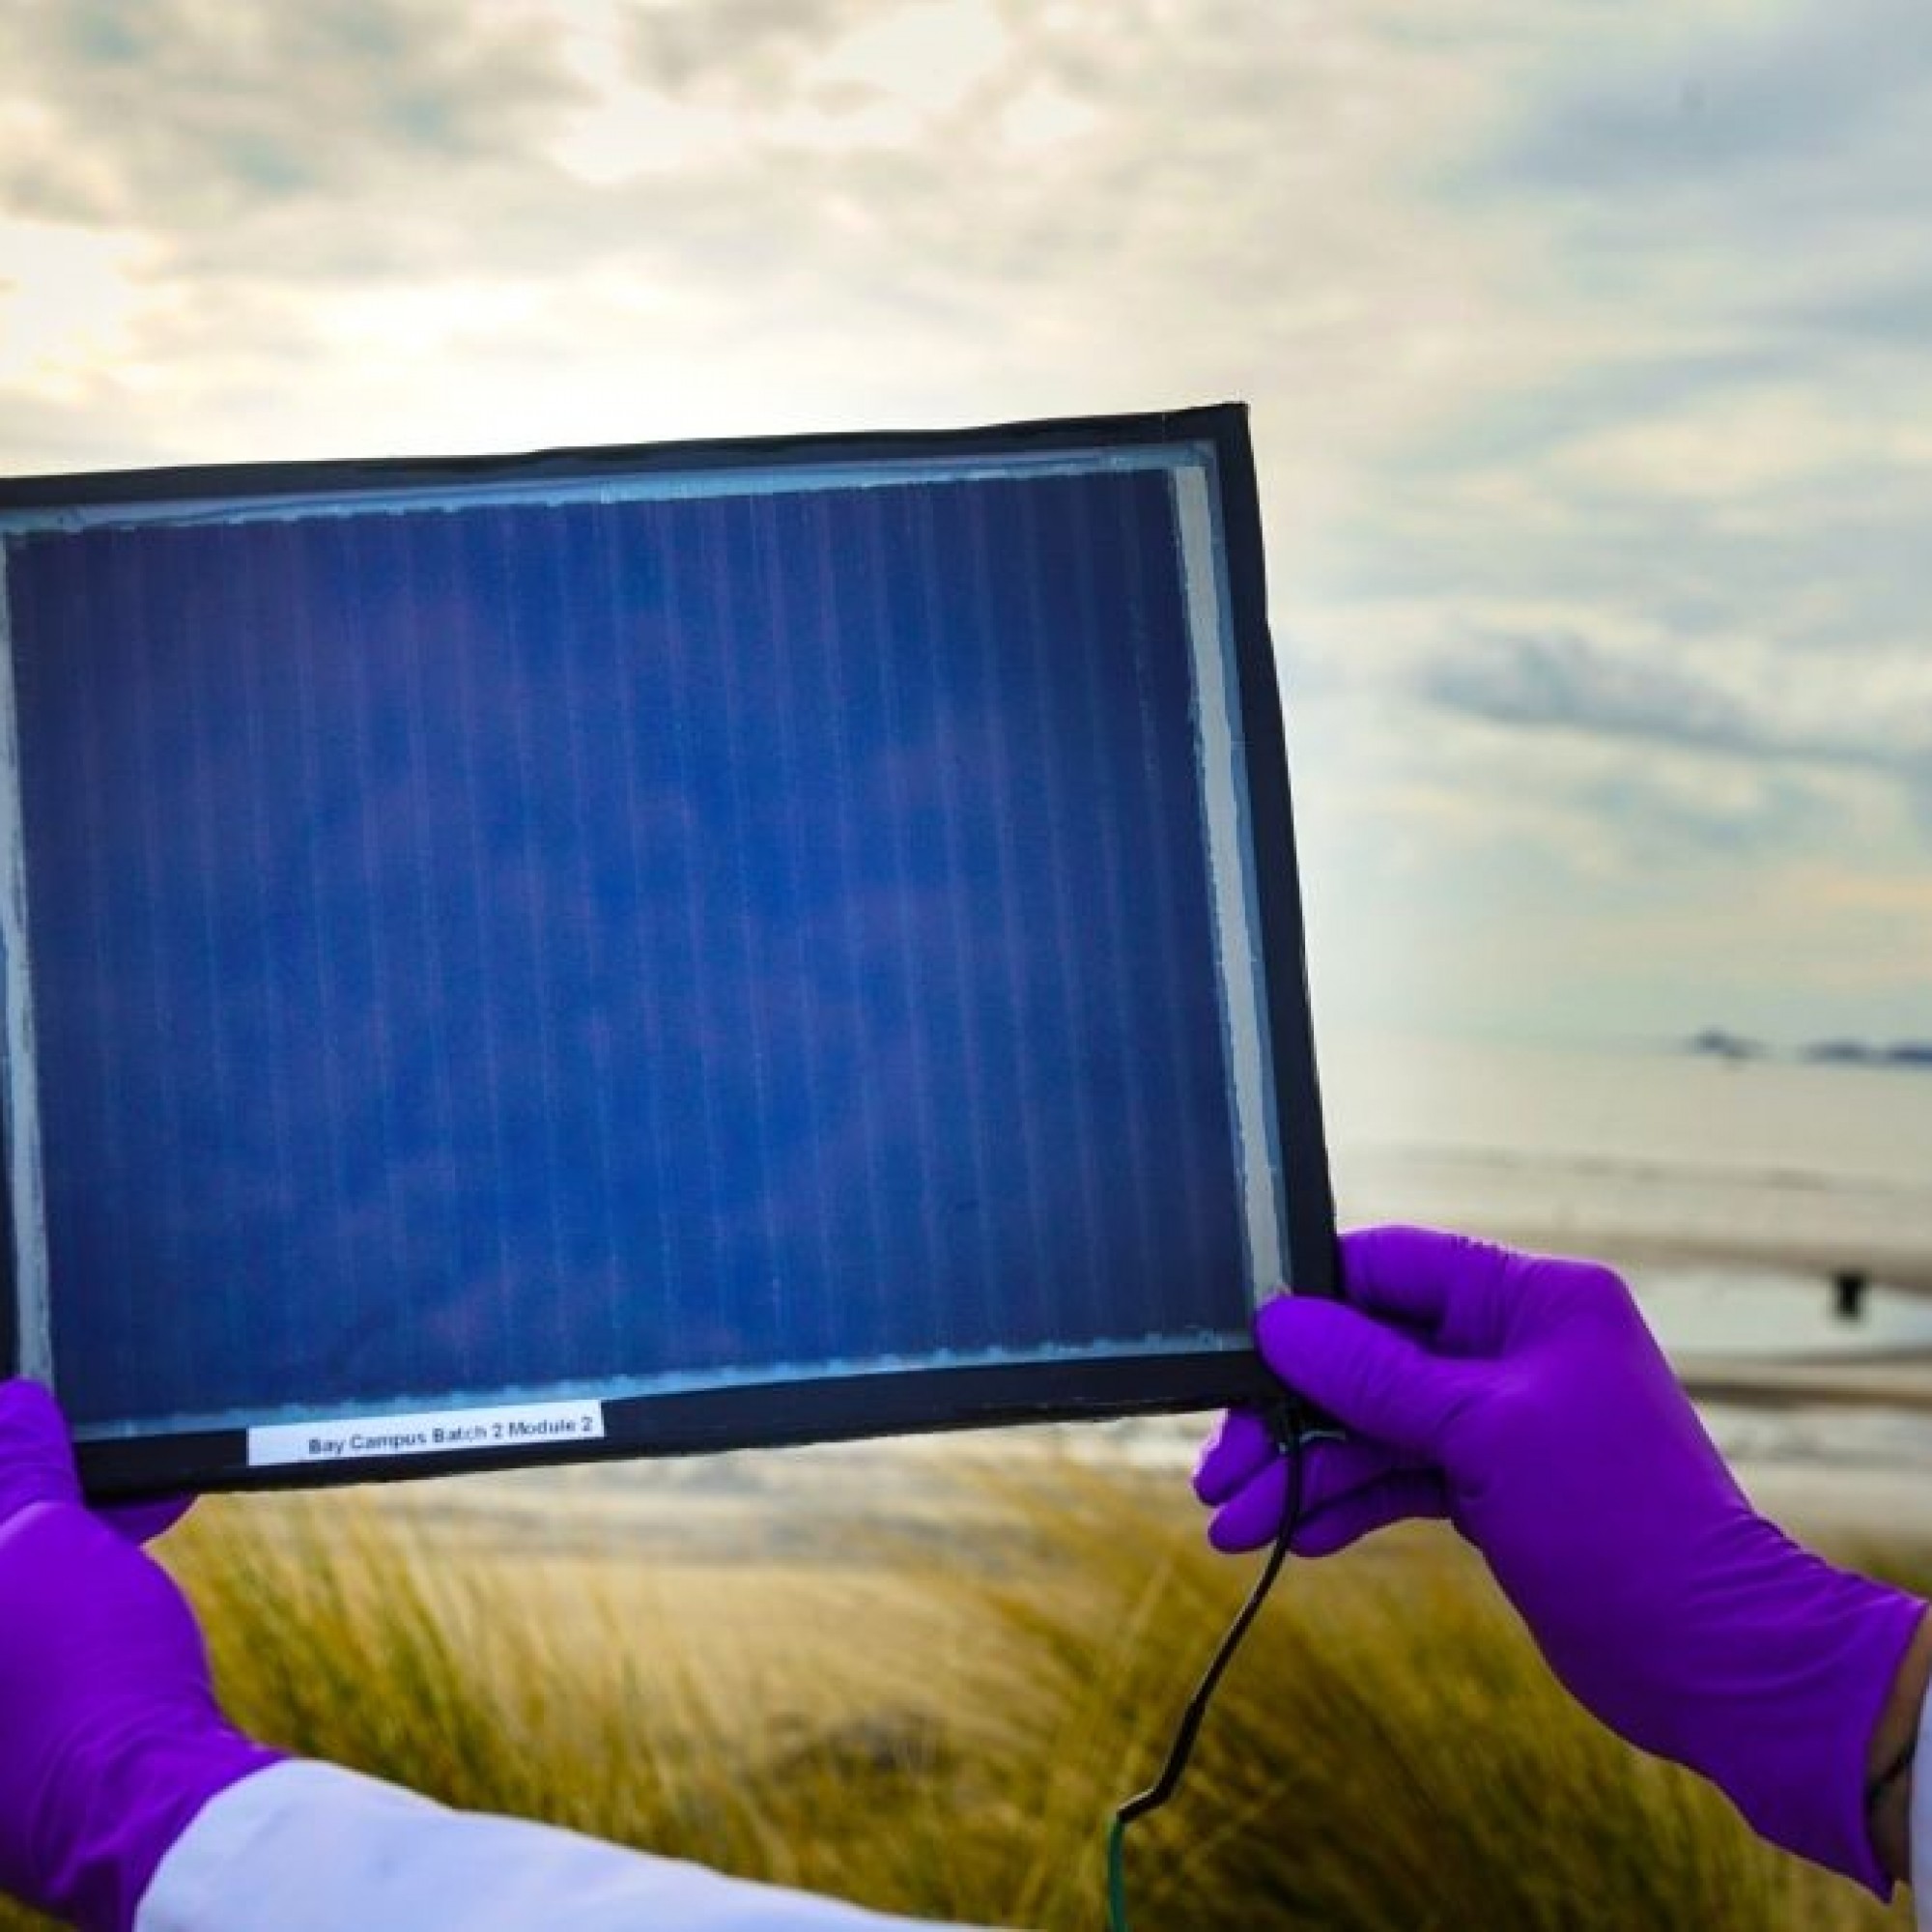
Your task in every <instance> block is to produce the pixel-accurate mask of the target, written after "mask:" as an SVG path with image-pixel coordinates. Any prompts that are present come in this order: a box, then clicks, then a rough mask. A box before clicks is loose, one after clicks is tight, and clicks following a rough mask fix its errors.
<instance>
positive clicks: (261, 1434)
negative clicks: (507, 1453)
mask: <svg viewBox="0 0 1932 1932" xmlns="http://www.w3.org/2000/svg"><path fill="white" fill-rule="evenodd" d="M603 1437H604V1405H603V1404H602V1403H601V1402H525V1403H516V1404H512V1405H509V1406H499V1407H494V1408H451V1409H444V1410H441V1411H440V1412H437V1413H433V1414H428V1415H362V1416H355V1417H353V1418H351V1419H350V1420H348V1421H346V1422H277V1423H272V1424H270V1425H268V1426H266V1427H263V1428H259V1429H251V1430H249V1432H248V1466H249V1467H250V1468H251V1469H265V1468H273V1467H276V1466H280V1465H285V1464H288V1463H346V1462H350V1461H352V1460H355V1459H359V1458H362V1457H370V1456H448V1455H453V1454H454V1455H461V1454H463V1453H464V1452H465V1451H470V1450H483V1449H536V1448H542V1447H544V1446H545V1445H546V1444H553V1443H565V1442H599V1441H602V1440H603Z"/></svg>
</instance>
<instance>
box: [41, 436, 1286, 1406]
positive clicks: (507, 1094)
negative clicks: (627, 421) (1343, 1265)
mask: <svg viewBox="0 0 1932 1932" xmlns="http://www.w3.org/2000/svg"><path fill="white" fill-rule="evenodd" d="M6 564H7V570H6V579H7V585H8V592H9V604H10V610H11V622H12V635H13V653H14V684H15V701H16V706H17V735H18V744H19V751H20V787H21V809H22V817H23V825H24V846H25V862H26V879H27V888H28V931H29V937H30V957H31V964H32V977H33V997H34V1006H35V1024H36V1031H37V1036H38V1058H39V1096H40V1107H41V1126H42V1137H43V1151H44V1192H45V1217H46V1234H47V1247H48V1256H49V1264H50V1279H51V1282H52V1308H53V1329H54V1341H55V1352H56V1366H57V1382H58V1386H59V1389H60V1391H61V1394H62V1396H63V1398H64V1400H65V1401H66V1403H67V1404H68V1406H69V1407H70V1410H71V1413H72V1414H73V1416H74V1417H75V1419H76V1421H77V1422H78V1423H80V1424H81V1425H83V1426H84V1427H91V1428H94V1429H97V1430H100V1429H105V1430H109V1431H113V1430H119V1429H123V1428H126V1427H128V1426H129V1425H133V1424H138V1423H144V1422H154V1421H160V1420H164V1419H167V1418H196V1419H206V1418H212V1417H222V1418H231V1419H232V1418H235V1417H248V1416H256V1415H262V1416H266V1415H272V1414H286V1413H290V1412H305V1411H314V1410H327V1409H330V1408H338V1409H341V1408H354V1407H357V1406H372V1405H381V1404H385V1403H386V1404H397V1403H401V1402H404V1401H415V1400H430V1399H434V1400H444V1399H450V1400H461V1399H466V1398H469V1397H473V1396H487V1395H489V1394H490V1393H492V1392H494V1391H498V1390H507V1389H515V1390H519V1391H529V1390H537V1389H564V1388H569V1389H585V1390H605V1391H612V1390H621V1389H623V1388H627V1387H632V1386H639V1387H645V1386H649V1387H657V1386H675V1385H676V1384H677V1382H678V1380H679V1379H680V1378H691V1379H692V1380H693V1381H703V1382H715V1381H716V1380H717V1379H718V1378H720V1377H721V1376H724V1377H726V1378H728V1377H729V1376H731V1375H733V1374H735V1373H739V1372H742V1373H743V1374H744V1375H745V1376H746V1377H748V1378H764V1377H767V1376H770V1375H773V1374H780V1375H795V1374H800V1373H811V1372H813V1371H814V1370H831V1369H848V1368H851V1367H855V1366H866V1367H874V1366H882V1365H895V1364H896V1365H927V1364H931V1363H934V1362H945V1361H950V1360H955V1359H960V1358H980V1357H985V1356H1000V1357H1004V1356H1011V1357H1013V1358H1016V1359H1025V1358H1027V1357H1028V1356H1030V1355H1033V1354H1052V1353H1054V1352H1055V1351H1058V1350H1104V1349H1106V1348H1108V1347H1113V1346H1121V1347H1137V1346H1142V1345H1145V1344H1146V1343H1148V1342H1149V1341H1150V1340H1153V1339H1157V1338H1171V1339H1179V1340H1182V1341H1187V1342H1199V1341H1202V1340H1203V1339H1204V1338H1217V1337H1218V1338H1224V1339H1225V1338H1237V1337H1239V1336H1240V1335H1242V1334H1243V1333H1244V1332H1245V1328H1246V1322H1247V1318H1248V1313H1249V1309H1250V1306H1251V1297H1250V1292H1249V1288H1248V1285H1247V1281H1246V1272H1247V1262H1246V1257H1245V1255H1244V1251H1243V1235H1242V1210H1241V1201H1240V1198H1239V1190H1238V1184H1237V1175H1236V1159H1235V1154H1234V1151H1233V1148H1232V1145H1231V1140H1232V1133H1231V1124H1230V1099H1229V1092H1230V1090H1229V1078H1228V1069H1227V1065H1226V1050H1225V1047H1224V1045H1223V1023H1222V1017H1221V1009H1220V998H1221V996H1220V993H1219V990H1218V987H1217V980H1216V972H1215V967H1214V953H1215V945H1214V938H1213V921H1212V917H1211V912H1210V902H1209V885H1208V866H1207V856H1206V834H1205V830H1204V818H1203V808H1202V804H1201V799H1200V791H1199V783H1198V780H1197V774H1196V753H1195V725H1194V715H1193V706H1194V695H1193V689H1192V673H1191V670H1190V657H1189V643H1188V634H1187V626H1186V621H1185V609H1184V598H1185V586H1184V582H1183V574H1182V568H1181V562H1180V557H1179V546H1178V543H1177V535H1176V512H1175V506H1174V499H1173V491H1172V486H1171V482H1170V478H1169V476H1168V475H1167V474H1166V473H1165V472H1164V471H1162V470H1160V469H1117V470H1102V471H1099V472H1097V473H1091V474H1044V475H1030V476H1029V475H1020V476H1012V477H999V476H985V475H981V476H979V477H976V478H974V479H971V480H944V481H925V482H906V483H877V482H875V483H873V484H871V485H870V486H868V487H865V488H850V487H843V488H824V489H812V490H803V491H792V492H789V493H785V494H777V495H758V494H745V495H730V494H722V495H713V496H701V497H690V498H683V499H678V498H671V499H663V498H660V499H655V500H653V499H643V500H616V501H595V500H564V501H556V502H544V501H537V500H526V501H521V502H518V501H508V502H505V501H500V500H498V501H491V502H487V503H478V504H474V505H471V506H469V507H462V506H460V505H455V506H445V507H435V508H387V509H378V510H363V511H354V512H351V513H343V512H341V511H339V510H338V511H337V512H335V513H330V514H307V515H292V516H288V517H284V518H279V519H265V520H259V521H235V522H220V521H204V522H195V523H186V524H180V525H171V524H169V523H166V522H156V523H151V524H145V525H141V524H137V525H131V526H115V525H112V524H109V523H103V524H100V525H98V526H90V527H85V528H80V529H71V530H49V531H43V532H34V533H27V534H16V535H14V537H12V538H10V539H9V541H8V545H7V556H6Z"/></svg>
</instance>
